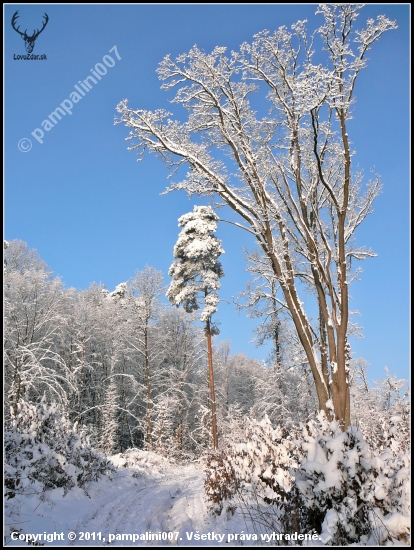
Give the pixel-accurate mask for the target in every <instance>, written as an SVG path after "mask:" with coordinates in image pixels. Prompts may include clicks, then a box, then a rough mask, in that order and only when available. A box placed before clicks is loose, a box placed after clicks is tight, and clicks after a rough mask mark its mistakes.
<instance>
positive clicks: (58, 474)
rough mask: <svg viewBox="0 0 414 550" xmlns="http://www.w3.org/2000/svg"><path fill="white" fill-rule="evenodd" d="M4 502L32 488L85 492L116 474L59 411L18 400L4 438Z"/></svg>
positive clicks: (43, 405)
mask: <svg viewBox="0 0 414 550" xmlns="http://www.w3.org/2000/svg"><path fill="white" fill-rule="evenodd" d="M4 443H5V447H4V449H5V486H6V496H7V498H13V497H14V496H15V494H16V493H19V494H21V493H24V492H25V491H27V489H28V487H30V486H31V485H32V484H36V485H37V487H38V488H39V489H40V490H41V491H46V490H49V489H54V488H57V487H62V488H63V489H64V494H66V493H67V491H68V490H70V489H71V488H72V487H75V486H79V487H82V488H84V490H86V488H85V486H86V484H87V483H88V482H90V481H96V480H97V479H99V477H100V476H102V475H110V474H111V473H112V472H114V471H115V468H114V466H113V465H112V464H111V463H110V462H109V461H108V460H107V458H106V457H105V456H104V455H102V454H100V453H98V452H97V451H95V450H94V449H93V448H92V447H91V446H90V443H89V440H88V437H87V435H86V434H85V433H84V431H83V432H81V433H78V432H77V431H76V428H75V427H74V426H73V425H72V423H71V422H70V421H69V419H68V417H67V415H66V414H65V413H64V412H63V410H62V408H61V406H59V405H57V404H55V403H53V404H52V405H50V406H48V405H47V404H46V402H45V400H42V401H41V402H40V403H38V404H30V403H27V402H26V401H23V400H21V401H20V402H19V403H18V408H17V414H16V416H14V417H13V418H12V419H11V421H10V422H9V423H8V425H7V426H6V429H5V435H4Z"/></svg>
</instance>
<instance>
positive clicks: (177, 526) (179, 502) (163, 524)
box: [5, 450, 260, 546]
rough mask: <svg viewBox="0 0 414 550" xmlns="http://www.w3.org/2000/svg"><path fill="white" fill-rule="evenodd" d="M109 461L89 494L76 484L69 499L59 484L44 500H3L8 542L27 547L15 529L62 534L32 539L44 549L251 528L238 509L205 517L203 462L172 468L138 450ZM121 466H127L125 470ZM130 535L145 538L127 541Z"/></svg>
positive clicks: (186, 540)
mask: <svg viewBox="0 0 414 550" xmlns="http://www.w3.org/2000/svg"><path fill="white" fill-rule="evenodd" d="M111 460H112V461H113V463H114V464H115V465H117V466H118V471H117V473H116V475H115V476H114V477H113V479H112V481H111V480H110V479H108V478H106V477H104V478H101V479H100V480H99V481H98V482H92V483H90V484H89V485H88V487H87V494H85V492H84V491H83V490H82V489H80V488H78V487H75V488H74V489H72V490H70V491H68V493H67V494H66V496H63V490H62V489H54V490H52V491H48V492H47V493H46V498H45V499H44V500H43V501H42V500H41V499H39V495H38V494H32V495H26V496H25V497H22V496H19V495H16V496H15V497H14V498H13V499H10V500H8V501H6V503H5V517H6V521H5V523H6V529H7V532H6V541H7V546H21V545H26V543H25V542H22V541H19V540H16V541H11V540H10V532H12V531H16V530H18V529H20V530H21V532H22V533H24V534H26V535H27V534H42V535H43V533H47V534H53V533H57V534H60V533H63V534H64V540H53V541H50V542H48V541H47V540H44V539H42V538H40V539H37V543H39V544H42V545H44V546H107V545H111V546H147V545H149V546H165V545H173V546H174V545H176V546H209V545H212V546H220V545H221V543H223V544H224V543H226V545H230V546H234V545H236V540H235V539H233V540H231V539H232V537H233V535H235V534H239V535H240V534H244V535H246V533H249V530H248V529H247V526H246V523H245V521H244V519H243V518H241V517H240V516H239V515H237V514H235V515H234V516H232V517H228V515H227V513H226V512H224V513H223V514H222V515H221V516H220V517H216V516H212V515H210V513H209V511H208V508H207V502H206V499H205V493H204V472H203V469H202V467H201V466H199V465H194V464H192V465H187V466H185V465H184V466H183V465H176V464H173V463H171V462H169V461H168V460H167V459H165V458H163V457H160V456H158V455H155V454H154V453H149V452H145V451H138V450H134V451H133V452H129V453H124V454H119V455H115V456H113V457H111ZM124 464H128V466H129V467H127V468H124V467H122V466H123V465H124ZM69 532H73V533H76V539H75V540H74V541H72V542H71V541H69V540H68V538H67V535H68V533H69ZM177 532H178V535H176V534H175V533H177ZM250 532H251V533H253V531H252V530H251V531H250ZM81 533H83V535H81ZM86 533H89V535H86ZM92 533H94V535H92ZM150 533H152V534H154V535H155V534H158V533H173V535H172V537H173V539H175V538H176V537H177V540H171V541H168V540H145V537H147V538H148V537H150V536H151V535H150ZM134 534H135V535H136V536H138V537H141V536H142V537H144V540H142V538H141V539H140V538H136V539H135V542H134V541H133V540H128V539H132V537H133V535H134ZM122 535H123V539H124V540H122ZM126 535H131V537H126ZM82 536H83V540H81V537H82ZM86 536H88V537H89V540H85V537H86ZM93 536H94V537H95V540H93V538H92V537H93ZM117 536H118V539H117V538H116V537H117ZM259 538H260V537H259ZM104 539H105V540H104ZM229 539H230V540H229ZM110 540H111V542H109V541H110ZM246 542H247V545H251V544H252V541H246ZM246 542H244V543H243V544H246ZM32 544H33V543H32ZM238 544H240V542H238Z"/></svg>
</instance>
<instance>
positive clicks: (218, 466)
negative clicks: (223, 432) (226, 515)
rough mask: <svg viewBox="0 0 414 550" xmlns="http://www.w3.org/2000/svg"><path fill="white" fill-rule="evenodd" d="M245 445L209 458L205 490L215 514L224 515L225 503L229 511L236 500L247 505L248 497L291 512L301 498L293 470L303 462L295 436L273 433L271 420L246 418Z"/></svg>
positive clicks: (280, 429) (278, 430)
mask: <svg viewBox="0 0 414 550" xmlns="http://www.w3.org/2000/svg"><path fill="white" fill-rule="evenodd" d="M242 441H243V442H239V443H235V444H233V445H230V446H229V447H228V449H226V450H225V451H223V452H221V453H216V454H213V455H211V456H210V457H209V460H208V462H207V470H206V473H207V476H206V482H205V488H206V494H207V498H208V500H210V501H211V502H212V503H213V505H212V509H213V511H214V512H216V513H217V512H221V510H222V509H223V506H224V501H225V500H226V501H227V504H226V508H227V509H229V508H234V507H235V504H234V503H233V502H232V500H233V499H234V498H235V497H236V501H240V499H241V500H242V501H246V497H247V499H248V498H249V496H248V495H254V500H255V501H258V500H260V501H262V502H263V503H265V504H266V505H269V504H277V505H278V506H279V505H281V504H282V503H284V509H285V510H286V509H287V508H289V509H291V508H292V507H293V506H294V503H295V499H296V496H297V495H296V493H297V491H296V490H295V478H294V476H293V475H292V473H291V470H292V468H294V467H295V466H298V458H299V457H298V455H297V447H296V446H295V445H294V442H293V440H292V437H291V435H288V434H287V432H286V430H284V429H282V428H279V427H278V428H276V429H273V427H272V425H271V422H270V420H269V418H268V417H267V416H265V417H264V418H263V420H261V421H260V422H258V421H257V420H254V419H250V418H247V417H246V418H245V428H244V434H243V438H242ZM280 521H282V522H283V518H281V519H280Z"/></svg>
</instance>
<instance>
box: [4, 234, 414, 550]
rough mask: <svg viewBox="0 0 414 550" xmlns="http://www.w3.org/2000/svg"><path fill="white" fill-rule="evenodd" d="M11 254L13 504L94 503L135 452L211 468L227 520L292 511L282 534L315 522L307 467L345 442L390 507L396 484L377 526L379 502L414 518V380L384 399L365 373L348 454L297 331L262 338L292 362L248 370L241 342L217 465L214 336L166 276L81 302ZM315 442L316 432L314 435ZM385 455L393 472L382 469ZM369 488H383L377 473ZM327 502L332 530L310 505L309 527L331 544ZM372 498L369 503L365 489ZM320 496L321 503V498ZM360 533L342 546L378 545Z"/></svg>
mask: <svg viewBox="0 0 414 550" xmlns="http://www.w3.org/2000/svg"><path fill="white" fill-rule="evenodd" d="M5 247H6V248H5V255H4V284H5V287H4V288H5V348H4V351H5V400H4V403H5V410H4V414H5V422H6V432H5V452H6V459H5V461H6V475H5V484H6V497H7V498H8V499H11V498H15V497H16V496H17V495H24V494H25V492H27V491H31V490H33V485H32V484H35V486H36V487H38V489H37V490H38V491H39V493H40V494H41V493H43V494H44V493H45V491H48V490H51V489H54V488H56V487H63V488H64V491H65V493H66V492H67V491H69V490H70V489H71V488H73V487H74V486H79V487H86V486H87V485H88V483H90V482H91V481H94V480H98V479H99V478H100V476H105V475H109V473H110V472H111V471H113V468H114V466H113V464H112V463H111V462H110V460H109V459H108V457H110V456H111V455H112V456H113V455H117V456H121V457H122V456H125V457H128V456H130V457H133V456H134V455H133V451H134V449H135V450H142V451H145V452H150V453H155V454H156V455H158V456H160V457H164V458H165V459H168V460H170V461H174V462H175V464H188V463H198V464H200V459H201V464H204V466H202V469H203V470H204V471H205V476H206V477H205V490H206V495H207V498H208V500H209V502H210V510H211V513H213V514H215V515H220V514H222V513H228V512H229V511H230V513H231V511H232V510H233V511H234V510H235V509H236V508H237V506H239V507H243V505H245V506H246V498H247V497H246V495H250V492H251V491H253V493H254V494H255V499H256V500H257V499H262V505H263V506H265V507H266V509H271V510H274V509H276V510H277V509H278V506H279V505H280V501H282V502H283V503H284V505H283V508H282V509H283V510H285V517H282V516H281V515H280V514H279V515H276V520H275V518H274V517H273V516H272V514H274V511H273V512H272V514H271V515H270V519H269V517H268V516H266V514H265V517H266V518H267V519H266V521H265V524H266V525H267V524H271V525H273V523H274V522H275V521H276V524H277V525H283V522H285V523H286V521H288V520H287V516H289V510H291V507H292V506H294V505H295V506H296V507H298V508H299V509H301V508H304V509H306V502H305V503H302V505H299V504H298V499H300V495H299V494H298V490H297V489H296V492H295V490H294V475H292V472H293V471H294V468H295V467H296V468H297V471H298V472H299V471H302V475H303V472H304V471H307V480H306V482H307V483H308V484H309V483H310V482H311V485H313V486H314V485H315V481H316V480H317V479H318V477H319V478H320V472H319V474H317V471H318V469H317V468H316V471H313V472H312V469H310V470H304V464H306V456H307V453H309V456H308V463H312V464H313V465H314V464H315V462H312V460H313V461H315V460H316V457H314V458H312V457H311V456H310V455H312V452H311V451H310V449H311V443H312V444H313V445H315V444H316V442H318V444H320V445H321V449H324V452H325V453H326V452H327V453H328V455H329V454H330V452H329V449H331V452H332V451H333V450H334V449H335V447H334V446H331V447H330V445H329V442H331V443H332V440H337V442H338V438H339V441H340V443H341V445H342V446H344V448H345V449H347V450H348V452H349V450H352V451H353V452H355V451H356V450H358V453H359V454H362V455H363V458H364V460H365V461H366V462H367V463H368V462H369V470H370V472H371V474H372V479H376V480H377V481H378V478H379V479H382V487H381V488H380V489H381V491H384V484H385V487H386V488H387V491H388V492H389V494H388V496H387V498H386V499H385V500H384V501H381V500H380V498H381V494H380V492H379V491H380V489H378V487H377V488H375V485H373V486H372V487H370V488H369V489H368V488H365V490H366V492H367V494H366V495H365V500H364V499H363V500H361V502H365V504H366V505H367V506H368V505H369V506H368V508H369V509H370V510H371V507H372V505H373V501H372V499H373V498H374V494H375V505H376V508H378V507H379V509H382V512H383V516H384V517H386V514H388V515H389V516H392V515H393V514H394V515H395V513H397V514H398V517H400V516H401V517H404V513H405V514H406V513H407V506H408V503H407V502H408V501H407V499H408V494H406V492H407V490H408V486H407V485H406V483H405V482H406V476H407V475H408V470H407V467H408V460H409V454H408V452H409V450H408V441H409V405H410V401H409V394H408V388H407V382H406V381H405V380H399V379H397V378H396V377H395V376H392V375H391V374H390V373H389V372H386V373H385V377H384V378H383V379H382V380H378V381H377V383H376V385H375V386H374V387H371V386H370V384H369V382H368V378H367V363H366V361H364V360H363V359H358V360H356V361H352V362H351V369H350V376H351V382H350V386H351V396H352V403H353V408H352V429H351V428H349V429H348V431H347V432H346V433H347V434H348V437H350V438H351V440H349V441H347V440H344V439H343V435H344V434H343V433H342V431H341V430H340V429H339V428H338V425H336V426H335V425H333V423H332V422H329V421H328V420H327V418H326V416H325V415H324V413H319V415H318V414H317V410H318V407H317V400H316V397H315V392H314V391H313V387H312V384H313V382H312V379H311V375H310V373H309V371H308V370H307V369H306V362H304V361H303V355H302V356H301V349H300V344H299V342H298V341H297V338H296V339H295V336H294V331H292V329H291V327H290V328H289V326H288V325H287V324H285V323H283V322H278V323H276V326H275V319H271V320H270V326H268V327H265V328H263V327H262V328H261V332H262V335H263V331H265V330H267V331H268V333H269V334H270V335H271V336H272V335H273V339H274V341H275V342H276V343H277V348H276V346H275V348H274V350H273V352H272V353H271V355H270V357H269V359H268V361H266V362H264V363H260V362H258V361H257V360H255V359H253V358H249V357H247V356H246V355H240V354H236V355H232V354H231V344H230V342H228V341H222V342H220V343H219V344H217V345H214V346H213V364H214V380H215V387H216V415H217V431H218V441H219V449H218V450H215V449H214V448H213V439H212V431H211V418H212V417H211V401H210V399H209V395H210V394H209V376H208V361H207V340H206V337H205V329H204V328H203V326H200V322H199V321H198V319H197V312H193V313H187V312H186V311H184V310H183V309H182V308H176V307H174V306H172V305H167V304H166V301H165V300H162V296H163V294H164V293H165V291H166V286H165V284H164V280H163V275H162V273H161V272H159V271H157V270H155V269H153V268H151V267H149V266H146V267H145V269H144V270H142V271H137V272H136V273H135V275H133V276H132V277H131V279H130V280H129V281H127V282H124V283H120V284H119V285H118V286H117V287H116V288H115V289H114V290H113V291H109V290H108V289H106V288H105V287H104V286H103V285H97V284H92V285H91V286H90V288H88V289H87V290H76V289H74V288H65V287H64V285H63V284H62V281H61V279H60V278H59V277H56V276H53V274H52V272H51V270H50V269H49V268H48V267H47V266H46V265H45V263H44V262H43V261H42V260H41V259H40V258H39V256H38V254H37V252H36V251H35V250H31V249H30V248H29V247H28V246H27V244H26V243H24V242H22V241H18V240H15V241H10V242H6V243H5ZM275 331H276V335H277V336H276V339H275V335H274V333H275ZM269 334H268V335H269ZM321 415H322V416H321ZM304 426H307V428H306V430H307V431H305V432H304V434H302V435H301V431H302V430H303V427H304ZM312 430H313V432H312ZM353 430H354V431H353ZM355 430H356V431H355ZM295 440H296V443H295ZM330 440H331V441H330ZM368 448H369V449H370V451H368V450H367V449H368ZM75 450H76V452H77V453H78V454H76V453H74V451H75ZM125 452H126V454H125ZM131 452H132V455H131ZM370 452H371V453H377V456H378V457H380V456H381V457H382V458H381V460H379V461H378V463H376V462H375V461H374V460H373V458H372V457H371V455H369V453H370ZM122 453H124V454H122ZM364 453H365V455H366V456H364ZM387 453H388V454H387ZM75 455H76V456H75ZM78 455H79V456H78ZM368 455H369V457H370V458H369V460H368ZM151 456H153V455H151ZM62 457H64V458H62ZM319 458H320V457H319ZM300 460H302V461H303V463H302V468H301V469H300V468H299V464H300ZM309 461H311V462H309ZM353 461H354V463H355V457H354V458H353ZM126 462H128V459H127V461H126ZM132 462H133V460H132ZM324 463H329V460H328V459H326V458H325V459H323V460H322V464H324ZM344 464H346V463H345V461H344ZM354 468H355V464H354ZM339 471H340V466H338V472H339ZM266 472H267V474H266ZM348 474H349V471H348ZM266 475H267V477H266ZM354 475H355V477H356V478H357V480H358V483H361V485H363V484H365V485H367V471H363V472H359V473H357V474H356V473H355V472H354ZM312 476H316V477H315V478H314V479H313V480H312ZM358 477H359V479H358ZM305 478H306V476H305ZM254 479H255V480H254ZM340 479H341V480H342V486H341V490H339V491H338V488H336V489H335V492H336V494H335V495H333V494H330V495H329V498H330V499H332V500H333V501H334V502H335V499H336V501H337V502H338V503H340V502H343V499H344V496H345V495H344V490H345V492H346V494H347V493H348V492H349V485H350V480H348V481H347V483H345V484H344V482H345V476H340ZM353 482H354V483H355V479H354V480H353ZM302 483H304V480H303V479H302ZM298 486H300V483H299V485H298ZM333 487H336V485H335V483H333ZM324 491H325V492H328V493H329V492H331V491H332V487H331V488H330V489H329V491H328V490H327V489H326V488H325V489H324ZM324 491H323V490H321V491H320V494H319V495H318V496H319V500H318V506H319V508H320V510H319V517H317V518H316V519H315V516H316V514H315V511H314V507H315V502H310V503H309V502H308V504H307V506H308V507H310V509H312V510H313V512H312V514H310V518H311V520H310V519H309V517H308V518H307V519H306V520H305V519H303V518H299V517H298V518H297V522H298V525H299V526H300V527H301V528H302V530H303V529H304V528H305V527H306V529H307V530H309V531H312V529H315V532H317V531H318V532H319V533H321V526H322V522H323V517H324V513H323V511H324V510H325V512H326V510H327V509H329V503H327V496H328V495H327V494H325V495H323V492H324ZM360 491H361V494H360V495H359V496H358V498H359V499H361V495H362V494H363V488H362V487H360ZM369 491H371V492H372V494H371V495H370V493H369ZM354 492H355V491H354ZM306 494H307V493H306V491H304V495H303V496H306ZM317 494H318V493H317V492H316V491H315V487H313V490H312V495H313V497H314V496H315V495H317ZM288 495H290V496H289V500H288V501H286V502H285V499H287V498H288ZM307 498H309V494H308V497H307ZM292 499H293V500H292ZM249 506H250V508H249ZM249 506H247V508H246V509H249V510H250V513H251V506H252V505H251V503H250V505H249ZM368 508H367V510H368ZM350 509H352V506H351V507H350ZM260 510H261V512H260V514H263V510H262V509H261V508H260ZM391 512H392V513H391ZM256 513H258V512H257V510H256ZM376 514H377V515H378V510H377V511H376ZM348 515H349V510H348ZM351 517H352V516H351ZM356 517H357V518H358V516H356ZM381 517H382V516H381ZM384 517H382V523H383V524H386V521H385V520H384ZM401 517H400V523H399V524H398V526H397V527H396V528H395V529H396V530H395V529H394V527H393V525H392V524H391V526H390V525H389V524H387V529H386V530H385V531H384V533H383V534H382V535H381V536H382V539H383V540H392V539H395V537H396V536H397V538H398V540H400V541H405V540H406V534H407V523H406V522H405V523H404V522H402V524H401ZM260 518H261V515H260ZM312 518H313V519H312ZM407 518H408V516H407ZM367 519H368V512H367V513H366V517H365V516H364V521H365V520H367ZM257 521H258V520H257V518H256V522H257ZM263 521H264V520H261V523H260V524H263ZM359 521H360V523H362V524H363V528H359V529H356V530H355V526H353V530H354V531H355V534H354V535H352V534H350V533H342V534H341V537H342V538H339V539H335V540H340V541H342V542H344V541H348V542H349V541H350V540H355V537H357V538H360V537H361V535H367V533H368V532H369V531H370V530H369V529H368V530H367V526H366V524H364V522H362V521H361V520H359ZM393 521H394V523H395V518H394V519H393ZM272 522H273V523H272ZM351 523H352V522H351ZM354 523H355V522H354ZM288 524H289V525H292V524H291V519H289V521H288ZM368 524H369V522H368ZM401 525H402V526H401ZM273 529H274V525H273ZM393 529H394V531H393ZM399 530H400V531H401V532H397V531H399ZM390 533H391V534H390ZM338 536H339V534H338ZM387 537H388V538H387ZM389 537H391V538H389ZM380 538H381V537H380ZM382 539H381V540H382Z"/></svg>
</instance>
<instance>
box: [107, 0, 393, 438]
mask: <svg viewBox="0 0 414 550" xmlns="http://www.w3.org/2000/svg"><path fill="white" fill-rule="evenodd" d="M361 8H362V5H361V4H321V5H320V7H319V8H318V9H317V13H318V14H321V15H322V17H323V22H322V25H321V26H320V27H319V28H318V29H317V31H316V32H314V33H312V34H311V35H310V36H309V34H308V32H307V30H306V28H305V24H306V21H298V22H297V23H296V24H294V25H292V28H291V30H288V29H287V27H286V26H282V27H280V28H279V29H278V30H277V31H275V32H274V33H273V34H271V33H270V32H268V31H263V32H261V33H259V34H257V35H256V36H255V37H254V40H253V42H252V43H251V44H248V43H244V44H243V45H242V46H241V47H240V49H239V51H232V52H231V54H229V55H228V56H226V55H225V54H226V48H224V47H216V48H215V49H214V50H213V51H212V52H211V53H209V54H208V53H204V52H203V51H201V50H200V49H199V48H197V47H196V46H194V47H193V48H192V49H191V50H190V51H189V52H188V53H187V54H182V55H180V56H178V57H177V58H176V59H175V60H174V59H172V58H171V57H170V56H169V55H168V56H167V57H165V59H164V60H163V61H162V62H161V64H160V66H159V68H158V74H159V77H160V79H161V80H163V81H164V84H163V86H162V87H163V89H165V90H172V89H173V88H177V87H178V91H177V93H176V95H175V98H174V99H173V101H172V102H173V103H178V104H179V105H181V106H183V107H184V109H185V110H186V111H188V113H189V115H188V120H187V121H185V122H184V123H180V122H179V121H175V120H172V119H171V113H170V112H168V111H166V110H164V109H159V110H156V111H154V112H151V111H145V110H142V109H131V108H129V107H128V102H127V100H123V101H121V102H120V103H119V105H118V106H117V110H118V112H119V113H120V115H121V116H120V118H119V119H118V120H117V122H118V123H124V124H125V125H126V126H127V127H128V128H130V129H131V131H130V134H129V136H128V138H127V139H128V140H134V141H133V143H132V145H131V147H130V149H136V150H137V152H138V154H139V158H142V156H143V154H144V152H145V150H148V151H149V152H155V153H157V155H158V156H159V157H160V158H161V159H163V160H164V161H166V163H167V165H168V166H169V167H171V168H173V169H175V168H176V167H177V166H182V165H184V164H186V165H187V166H188V168H189V171H188V173H187V175H186V176H185V178H184V179H183V181H181V182H178V183H175V184H173V185H172V186H171V188H170V190H173V189H185V190H186V191H187V192H188V193H189V194H190V195H193V194H198V195H204V196H212V195H215V196H216V197H218V198H219V199H220V200H221V201H222V203H224V204H225V205H227V206H229V207H230V208H231V209H232V210H233V211H235V212H236V213H237V214H238V215H239V216H240V218H241V221H242V222H243V223H242V224H241V225H243V224H244V225H243V227H244V228H245V229H247V231H249V232H250V233H252V234H253V235H254V236H255V238H256V240H257V244H258V246H259V248H260V249H261V250H262V252H263V254H264V255H265V256H266V258H267V259H268V261H269V264H270V267H271V272H272V277H273V279H274V281H275V282H277V285H279V286H280V290H278V299H279V301H280V303H281V304H282V305H283V307H284V308H285V309H286V311H289V313H290V316H291V318H292V321H293V323H294V326H295V328H296V331H297V334H298V338H299V340H300V342H301V345H302V346H303V349H304V350H305V353H306V356H307V361H308V364H309V366H310V369H311V372H312V375H313V379H314V383H315V388H316V393H317V396H318V401H319V407H320V409H322V410H324V411H325V412H326V414H327V415H328V416H329V415H331V409H330V408H329V407H327V405H326V403H327V402H328V401H331V400H332V402H333V405H334V413H335V416H336V417H337V418H338V419H339V420H340V422H341V426H342V429H345V428H346V426H348V425H349V422H350V398H349V378H348V361H347V360H348V355H349V348H348V346H349V344H348V336H349V331H350V323H349V315H350V313H349V295H348V285H349V284H350V282H351V281H352V279H353V278H354V276H355V270H354V271H353V270H352V268H354V264H355V263H356V261H358V260H364V259H366V258H369V257H372V256H374V254H373V253H372V252H371V251H370V250H366V249H364V248H357V247H356V245H355V243H354V239H353V237H354V234H355V231H356V229H357V228H358V226H359V225H360V224H361V223H362V222H363V221H364V219H365V218H366V216H367V215H368V214H369V213H370V212H371V206H372V203H373V201H374V199H375V197H376V196H377V195H378V193H379V189H380V182H379V177H378V176H375V177H374V179H373V181H370V182H368V184H367V185H366V187H365V189H364V187H363V185H362V179H363V178H362V174H361V173H360V172H359V171H355V170H353V169H352V168H353V167H352V157H353V155H354V152H353V150H352V148H351V142H350V138H349V135H348V130H349V129H348V122H349V121H350V119H351V117H352V105H353V103H354V100H355V98H354V92H355V86H356V81H357V79H358V77H359V74H360V72H361V70H362V69H363V68H364V67H365V66H366V60H367V52H368V50H369V49H370V48H371V46H372V45H373V44H374V43H375V42H376V41H377V40H378V39H380V38H381V36H382V35H383V34H384V33H385V32H386V31H388V30H391V29H395V28H396V24H395V22H393V21H391V20H389V19H387V18H386V17H385V16H383V15H381V16H379V17H377V19H376V20H374V19H369V20H368V21H367V23H366V26H365V28H364V27H362V26H360V25H357V24H356V19H357V17H358V16H359V12H360V10H361ZM257 91H263V92H264V97H266V99H267V100H268V101H269V105H268V107H269V108H270V113H271V115H267V116H264V117H263V118H260V116H259V114H258V113H259V112H261V111H262V112H263V110H262V109H260V110H259V111H258V110H257V109H253V108H252V107H251V105H250V102H249V98H250V96H251V95H252V94H253V93H255V92H257ZM255 102H256V104H257V99H255ZM265 109H266V107H265ZM226 159H230V160H228V161H227V160H226ZM239 225H240V224H239ZM351 260H352V264H353V265H352V266H351ZM304 288H307V290H308V291H309V292H310V293H311V294H312V295H313V296H314V297H315V300H316V305H317V311H318V314H319V319H315V321H313V320H312V319H311V317H310V315H309V312H308V313H307V312H306V311H305V309H304V307H303V300H301V299H300V293H301V292H303V289H304ZM312 306H313V304H312ZM311 315H313V314H311Z"/></svg>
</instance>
